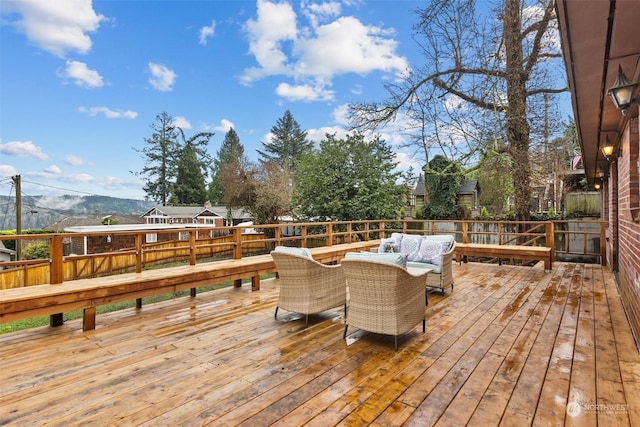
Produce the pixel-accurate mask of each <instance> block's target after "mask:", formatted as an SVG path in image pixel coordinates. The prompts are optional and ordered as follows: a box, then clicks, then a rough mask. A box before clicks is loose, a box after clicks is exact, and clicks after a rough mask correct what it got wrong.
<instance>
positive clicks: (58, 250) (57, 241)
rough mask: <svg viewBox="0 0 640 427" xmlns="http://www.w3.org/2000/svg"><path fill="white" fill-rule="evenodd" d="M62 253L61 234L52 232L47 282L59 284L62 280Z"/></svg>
mask: <svg viewBox="0 0 640 427" xmlns="http://www.w3.org/2000/svg"><path fill="white" fill-rule="evenodd" d="M63 255H64V251H63V249H62V236H61V235H60V234H54V235H53V236H52V237H51V248H50V256H51V265H50V267H49V283H51V284H52V285H57V284H60V283H62V281H63V280H64V267H63V262H62V259H63Z"/></svg>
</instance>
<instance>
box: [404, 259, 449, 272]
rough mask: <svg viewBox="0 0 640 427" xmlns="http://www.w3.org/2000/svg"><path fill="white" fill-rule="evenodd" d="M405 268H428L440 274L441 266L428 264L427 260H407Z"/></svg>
mask: <svg viewBox="0 0 640 427" xmlns="http://www.w3.org/2000/svg"><path fill="white" fill-rule="evenodd" d="M407 268H430V269H431V270H433V273H436V274H440V273H441V272H442V266H440V265H436V264H429V263H427V262H415V261H410V262H407Z"/></svg>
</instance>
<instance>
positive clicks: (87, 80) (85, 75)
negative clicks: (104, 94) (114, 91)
mask: <svg viewBox="0 0 640 427" xmlns="http://www.w3.org/2000/svg"><path fill="white" fill-rule="evenodd" d="M66 66H67V67H66V68H65V70H64V71H63V72H59V73H58V76H59V77H62V78H68V79H72V80H73V81H74V83H75V84H76V85H77V86H80V87H86V88H89V89H93V88H94V87H102V86H104V83H103V82H102V77H101V76H100V74H98V72H97V71H95V70H90V69H89V68H88V67H87V64H85V63H83V62H78V61H67V63H66Z"/></svg>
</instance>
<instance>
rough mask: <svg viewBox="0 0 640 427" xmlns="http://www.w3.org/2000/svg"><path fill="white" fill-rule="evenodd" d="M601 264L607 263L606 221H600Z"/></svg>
mask: <svg viewBox="0 0 640 427" xmlns="http://www.w3.org/2000/svg"><path fill="white" fill-rule="evenodd" d="M600 265H602V266H606V265H607V226H606V223H605V222H604V221H601V222H600Z"/></svg>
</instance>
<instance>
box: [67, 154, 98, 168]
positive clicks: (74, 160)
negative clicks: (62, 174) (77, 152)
mask: <svg viewBox="0 0 640 427" xmlns="http://www.w3.org/2000/svg"><path fill="white" fill-rule="evenodd" d="M64 162H65V163H66V164H69V165H72V166H93V163H91V162H88V161H86V160H84V159H82V158H80V157H78V156H74V155H73V154H67V155H66V156H64Z"/></svg>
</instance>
